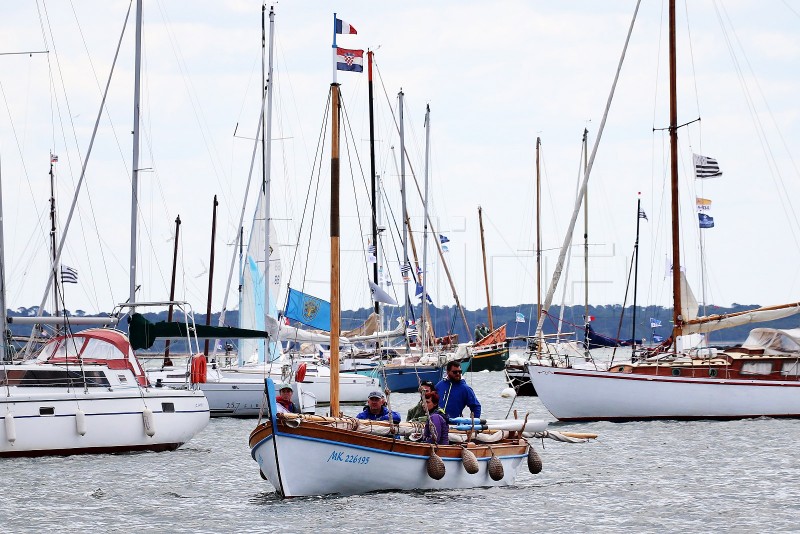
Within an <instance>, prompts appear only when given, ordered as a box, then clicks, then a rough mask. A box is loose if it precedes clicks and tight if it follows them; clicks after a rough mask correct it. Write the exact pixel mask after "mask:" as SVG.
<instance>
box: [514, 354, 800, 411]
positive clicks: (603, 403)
mask: <svg viewBox="0 0 800 534" xmlns="http://www.w3.org/2000/svg"><path fill="white" fill-rule="evenodd" d="M528 373H529V375H530V378H531V381H532V382H533V385H534V387H535V388H536V392H537V394H538V395H539V398H540V399H541V401H542V403H543V404H544V405H545V407H546V408H547V409H548V410H549V411H550V413H551V414H553V416H554V417H556V418H557V419H559V420H562V421H599V420H606V421H630V420H645V419H740V418H748V417H762V416H766V417H800V382H797V381H777V380H769V381H766V380H728V379H718V378H688V377H672V376H644V375H635V374H627V373H614V372H608V371H593V370H583V369H563V368H557V367H546V366H541V365H533V364H532V365H528Z"/></svg>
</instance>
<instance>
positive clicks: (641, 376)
mask: <svg viewBox="0 0 800 534" xmlns="http://www.w3.org/2000/svg"><path fill="white" fill-rule="evenodd" d="M637 10H638V6H637ZM669 36H670V42H669V69H670V104H669V106H670V125H669V136H670V167H671V177H670V182H671V198H672V201H671V213H672V262H673V263H672V265H675V266H679V265H680V241H679V231H678V230H679V229H678V144H677V140H678V119H677V99H676V85H677V82H676V68H675V64H676V44H675V0H670V2H669ZM626 46H627V45H626ZM609 102H610V100H609ZM604 120H605V119H604ZM596 148H597V147H596V145H595V151H596ZM593 158H594V155H593ZM593 158H592V159H593ZM589 170H590V169H589ZM589 170H587V172H586V175H585V176H584V188H585V184H586V181H587V180H588V175H589ZM578 206H579V203H578ZM573 223H574V218H573ZM570 231H571V230H570ZM562 254H563V249H562ZM554 280H555V281H557V278H556V277H554ZM672 287H673V321H674V328H673V331H672V336H671V337H670V338H669V339H668V340H667V341H665V342H664V343H663V344H661V345H659V346H657V347H655V348H653V349H652V350H650V351H649V352H646V353H644V354H643V355H642V359H639V360H638V361H636V362H631V363H625V364H616V365H613V366H611V367H610V368H608V369H607V370H584V369H575V368H571V367H568V368H554V367H545V366H541V365H536V364H531V365H529V366H528V370H529V373H530V375H531V379H532V381H533V384H534V386H535V388H536V391H537V392H538V394H539V398H540V399H541V400H542V402H543V403H544V404H545V406H546V407H547V409H548V410H549V411H550V412H551V413H552V414H553V415H554V416H555V417H556V418H558V419H560V420H612V421H624V420H637V419H736V418H746V417H761V416H770V417H800V344H798V340H800V335H798V332H797V331H796V330H788V331H780V330H774V329H764V328H757V329H755V330H753V331H752V332H751V334H750V336H749V337H748V339H747V340H746V341H745V343H744V344H743V345H742V346H740V347H734V348H731V349H726V350H724V351H718V350H716V349H713V348H701V349H690V348H683V347H682V346H681V344H680V341H681V340H683V339H685V337H686V336H690V335H692V334H698V333H705V332H711V331H715V330H720V329H723V328H728V327H732V326H738V325H743V324H749V323H751V322H760V321H769V320H773V319H778V318H781V317H787V316H789V315H792V314H796V313H800V303H797V302H796V303H791V304H784V305H780V306H772V307H764V308H758V309H755V310H748V311H745V312H739V313H732V314H726V315H716V316H706V317H698V316H697V311H698V307H697V302H696V301H695V299H694V297H693V295H692V294H691V290H690V289H689V287H688V284H687V283H686V278H685V276H684V274H683V272H682V271H681V269H679V268H675V269H673V273H672Z"/></svg>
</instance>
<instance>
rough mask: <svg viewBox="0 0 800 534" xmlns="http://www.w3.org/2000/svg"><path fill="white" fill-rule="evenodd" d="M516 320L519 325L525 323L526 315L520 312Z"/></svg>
mask: <svg viewBox="0 0 800 534" xmlns="http://www.w3.org/2000/svg"><path fill="white" fill-rule="evenodd" d="M515 320H516V322H518V323H524V322H525V315H523V314H521V313H520V312H517V314H516V319H515Z"/></svg>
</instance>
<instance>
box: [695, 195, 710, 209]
mask: <svg viewBox="0 0 800 534" xmlns="http://www.w3.org/2000/svg"><path fill="white" fill-rule="evenodd" d="M695 199H696V201H697V211H708V210H710V209H711V201H710V200H709V199H707V198H700V197H695Z"/></svg>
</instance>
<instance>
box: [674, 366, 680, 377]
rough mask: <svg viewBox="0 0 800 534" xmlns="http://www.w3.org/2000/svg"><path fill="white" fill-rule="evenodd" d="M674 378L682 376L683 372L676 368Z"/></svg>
mask: <svg viewBox="0 0 800 534" xmlns="http://www.w3.org/2000/svg"><path fill="white" fill-rule="evenodd" d="M672 376H681V370H680V369H678V368H677V367H676V368H675V369H673V370H672Z"/></svg>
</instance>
